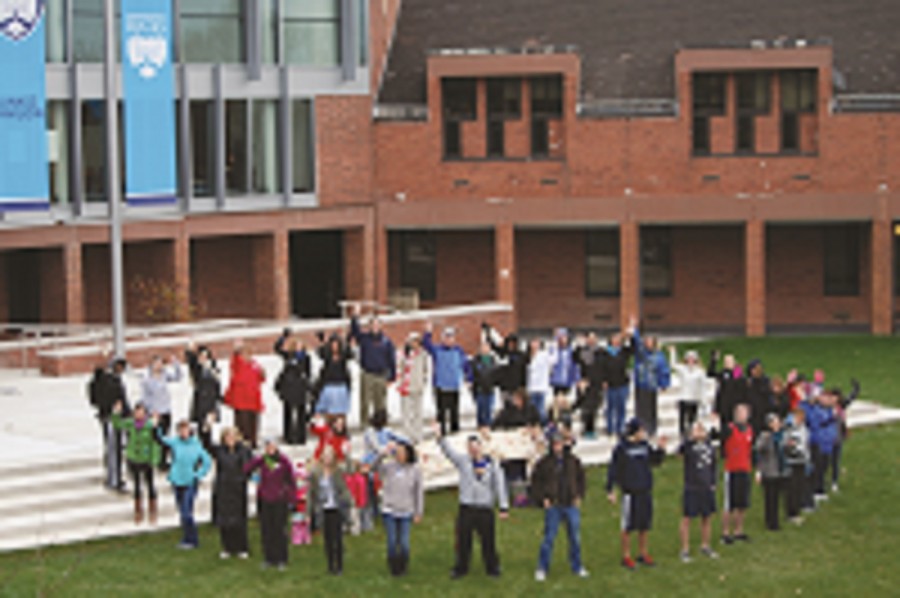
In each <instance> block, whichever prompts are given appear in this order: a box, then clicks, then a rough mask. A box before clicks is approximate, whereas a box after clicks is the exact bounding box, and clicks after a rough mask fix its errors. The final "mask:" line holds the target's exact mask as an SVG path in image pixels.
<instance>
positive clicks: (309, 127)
mask: <svg viewBox="0 0 900 598" xmlns="http://www.w3.org/2000/svg"><path fill="white" fill-rule="evenodd" d="M293 105H294V107H293V109H294V114H293V128H294V134H293V143H294V145H293V148H294V151H293V160H294V174H293V178H294V193H310V192H312V191H314V190H315V165H316V154H315V140H314V135H313V120H312V118H313V112H312V100H294V102H293Z"/></svg>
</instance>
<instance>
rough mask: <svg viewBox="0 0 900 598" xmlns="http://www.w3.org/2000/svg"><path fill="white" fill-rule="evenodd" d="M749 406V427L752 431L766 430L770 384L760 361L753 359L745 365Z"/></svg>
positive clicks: (769, 411)
mask: <svg viewBox="0 0 900 598" xmlns="http://www.w3.org/2000/svg"><path fill="white" fill-rule="evenodd" d="M746 402H747V403H748V404H749V405H750V425H751V426H752V427H753V429H754V430H765V429H766V427H767V426H766V415H767V414H768V413H771V412H772V411H774V410H772V409H770V406H771V405H772V404H773V401H772V384H771V382H770V381H769V377H768V376H766V373H765V371H764V370H763V364H762V361H760V360H759V359H753V360H751V361H750V363H748V364H747V399H746Z"/></svg>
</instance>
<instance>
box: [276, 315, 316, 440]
mask: <svg viewBox="0 0 900 598" xmlns="http://www.w3.org/2000/svg"><path fill="white" fill-rule="evenodd" d="M275 353H276V354H277V355H278V356H279V357H281V360H282V367H281V373H279V374H278V378H276V380H275V392H276V393H277V394H278V398H279V399H281V404H282V435H283V437H284V442H285V444H287V445H294V444H300V445H304V444H306V428H307V426H308V425H309V397H310V395H311V391H312V382H311V381H310V371H311V369H310V358H309V353H308V352H307V351H306V347H305V346H304V344H303V342H302V341H301V340H299V339H297V338H294V337H293V336H292V335H291V330H290V329H289V328H285V329H284V331H283V332H282V334H281V336H280V337H279V338H278V340H277V341H275Z"/></svg>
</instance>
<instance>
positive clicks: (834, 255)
mask: <svg viewBox="0 0 900 598" xmlns="http://www.w3.org/2000/svg"><path fill="white" fill-rule="evenodd" d="M859 232H860V231H859V226H857V225H855V224H848V225H836V226H826V227H825V231H824V237H825V252H824V253H825V264H824V273H825V275H824V278H825V295H826V296H830V297H855V296H857V295H859V257H860V234H859Z"/></svg>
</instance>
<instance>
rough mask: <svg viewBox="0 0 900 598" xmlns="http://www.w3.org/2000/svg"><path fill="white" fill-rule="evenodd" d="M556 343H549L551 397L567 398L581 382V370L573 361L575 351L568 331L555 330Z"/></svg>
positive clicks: (574, 360) (563, 329)
mask: <svg viewBox="0 0 900 598" xmlns="http://www.w3.org/2000/svg"><path fill="white" fill-rule="evenodd" d="M555 336H556V342H555V343H550V347H549V349H548V350H549V352H550V361H551V363H552V364H553V367H552V368H551V370H550V386H552V387H553V395H554V396H557V395H565V396H568V395H569V392H570V391H571V390H572V387H573V386H575V385H576V384H577V383H578V381H579V380H581V369H580V368H579V367H578V363H577V361H576V359H575V351H574V350H573V349H572V345H571V343H570V342H569V331H568V330H566V329H565V328H558V329H557V330H556V335H555Z"/></svg>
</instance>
